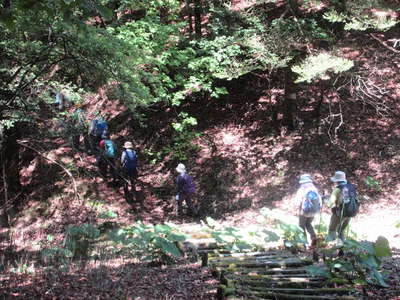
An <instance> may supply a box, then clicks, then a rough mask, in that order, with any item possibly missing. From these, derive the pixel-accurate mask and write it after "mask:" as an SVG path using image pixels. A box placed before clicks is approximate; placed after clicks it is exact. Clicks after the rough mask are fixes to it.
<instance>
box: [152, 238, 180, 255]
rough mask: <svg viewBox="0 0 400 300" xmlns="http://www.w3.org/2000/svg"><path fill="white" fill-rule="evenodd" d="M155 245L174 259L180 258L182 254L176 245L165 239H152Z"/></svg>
mask: <svg viewBox="0 0 400 300" xmlns="http://www.w3.org/2000/svg"><path fill="white" fill-rule="evenodd" d="M154 241H155V244H156V245H157V246H158V247H159V248H160V249H161V250H162V251H163V252H164V253H167V254H171V255H173V256H175V257H181V256H182V254H181V252H180V251H179V249H178V247H176V245H175V244H174V243H172V242H170V241H168V240H166V239H163V238H161V237H156V238H155V239H154Z"/></svg>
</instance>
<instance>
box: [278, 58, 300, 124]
mask: <svg viewBox="0 0 400 300" xmlns="http://www.w3.org/2000/svg"><path fill="white" fill-rule="evenodd" d="M294 79H295V75H294V73H293V72H292V70H291V66H288V67H287V68H286V69H285V98H284V100H283V103H282V113H283V120H282V123H283V124H282V125H283V126H286V127H287V129H288V130H289V131H291V130H294V129H295V123H294V120H295V114H296V110H297V103H296V101H297V94H296V93H297V86H296V84H295V83H294Z"/></svg>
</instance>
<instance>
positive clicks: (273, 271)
mask: <svg viewBox="0 0 400 300" xmlns="http://www.w3.org/2000/svg"><path fill="white" fill-rule="evenodd" d="M211 270H212V272H216V273H220V272H221V271H226V272H231V273H234V274H263V275H287V276H289V275H294V274H297V275H301V274H308V273H307V270H306V269H305V268H287V269H286V268H271V269H266V268H265V267H259V268H241V267H232V268H231V267H226V268H224V267H219V266H218V267H217V266H213V267H212V268H211Z"/></svg>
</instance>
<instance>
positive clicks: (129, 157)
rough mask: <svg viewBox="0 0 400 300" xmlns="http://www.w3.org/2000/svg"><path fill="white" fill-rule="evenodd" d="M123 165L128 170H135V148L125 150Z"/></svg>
mask: <svg viewBox="0 0 400 300" xmlns="http://www.w3.org/2000/svg"><path fill="white" fill-rule="evenodd" d="M123 167H124V169H125V170H127V171H128V172H132V171H135V170H136V167H137V155H136V151H135V150H125V160H124V162H123Z"/></svg>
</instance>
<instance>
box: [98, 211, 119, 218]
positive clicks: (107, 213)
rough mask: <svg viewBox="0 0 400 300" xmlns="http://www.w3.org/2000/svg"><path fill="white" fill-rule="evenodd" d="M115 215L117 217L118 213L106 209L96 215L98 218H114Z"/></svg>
mask: <svg viewBox="0 0 400 300" xmlns="http://www.w3.org/2000/svg"><path fill="white" fill-rule="evenodd" d="M117 217H118V214H116V213H115V212H113V211H112V210H107V211H104V212H101V213H100V214H99V215H98V218H99V219H115V218H117Z"/></svg>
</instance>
